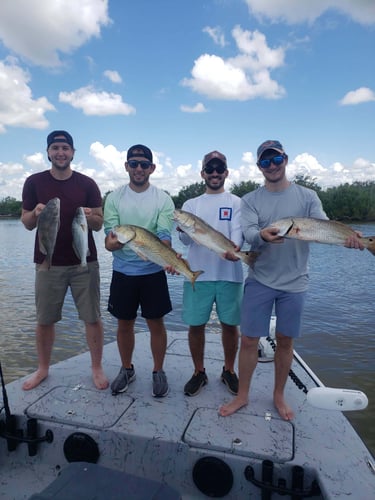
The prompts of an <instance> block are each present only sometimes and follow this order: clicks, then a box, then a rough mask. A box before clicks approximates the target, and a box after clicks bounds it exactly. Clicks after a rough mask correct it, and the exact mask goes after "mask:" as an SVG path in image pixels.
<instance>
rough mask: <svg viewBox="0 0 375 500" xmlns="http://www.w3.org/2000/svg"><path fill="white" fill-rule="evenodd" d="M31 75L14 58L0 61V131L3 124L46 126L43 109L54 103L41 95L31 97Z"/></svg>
mask: <svg viewBox="0 0 375 500" xmlns="http://www.w3.org/2000/svg"><path fill="white" fill-rule="evenodd" d="M30 80H31V77H30V75H29V73H28V72H26V71H24V70H23V69H22V68H20V67H19V66H18V65H17V59H15V58H12V57H8V58H7V59H5V60H4V61H0V102H1V106H0V133H3V132H5V130H6V127H7V126H11V127H26V128H35V129H44V128H46V127H47V126H48V121H47V119H46V117H45V113H46V112H47V111H55V107H54V106H53V105H52V104H51V103H50V102H49V101H48V100H47V99H46V98H45V97H40V98H37V99H35V98H33V95H32V91H31V88H30V87H29V85H28V84H29V82H30Z"/></svg>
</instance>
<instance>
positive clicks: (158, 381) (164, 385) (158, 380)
mask: <svg viewBox="0 0 375 500" xmlns="http://www.w3.org/2000/svg"><path fill="white" fill-rule="evenodd" d="M168 392H169V387H168V382H167V376H166V375H165V373H164V370H159V371H157V372H152V395H153V396H154V398H164V396H166V395H167V394H168Z"/></svg>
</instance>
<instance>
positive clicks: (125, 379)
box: [111, 365, 135, 396]
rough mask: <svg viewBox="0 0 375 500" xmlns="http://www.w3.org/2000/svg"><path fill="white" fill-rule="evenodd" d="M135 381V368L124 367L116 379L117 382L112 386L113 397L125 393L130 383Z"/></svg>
mask: <svg viewBox="0 0 375 500" xmlns="http://www.w3.org/2000/svg"><path fill="white" fill-rule="evenodd" d="M133 380H135V371H134V366H133V365H132V367H131V368H124V367H122V368H121V370H120V372H119V374H118V375H117V377H116V378H115V380H114V381H113V382H112V384H111V391H112V395H113V396H116V394H120V392H125V391H126V390H127V389H128V387H129V384H130V382H133Z"/></svg>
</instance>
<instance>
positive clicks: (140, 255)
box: [120, 242, 150, 261]
mask: <svg viewBox="0 0 375 500" xmlns="http://www.w3.org/2000/svg"><path fill="white" fill-rule="evenodd" d="M120 243H122V242H120ZM133 252H135V253H136V254H137V255H138V257H140V258H141V259H142V260H145V261H147V260H150V259H149V258H148V257H147V256H146V255H145V254H144V253H142V252H141V251H139V250H134V249H133Z"/></svg>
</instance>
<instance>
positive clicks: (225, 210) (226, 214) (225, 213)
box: [219, 207, 232, 220]
mask: <svg viewBox="0 0 375 500" xmlns="http://www.w3.org/2000/svg"><path fill="white" fill-rule="evenodd" d="M219 210H220V212H219V219H220V220H232V209H231V208H230V207H222V208H220V209H219Z"/></svg>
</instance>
